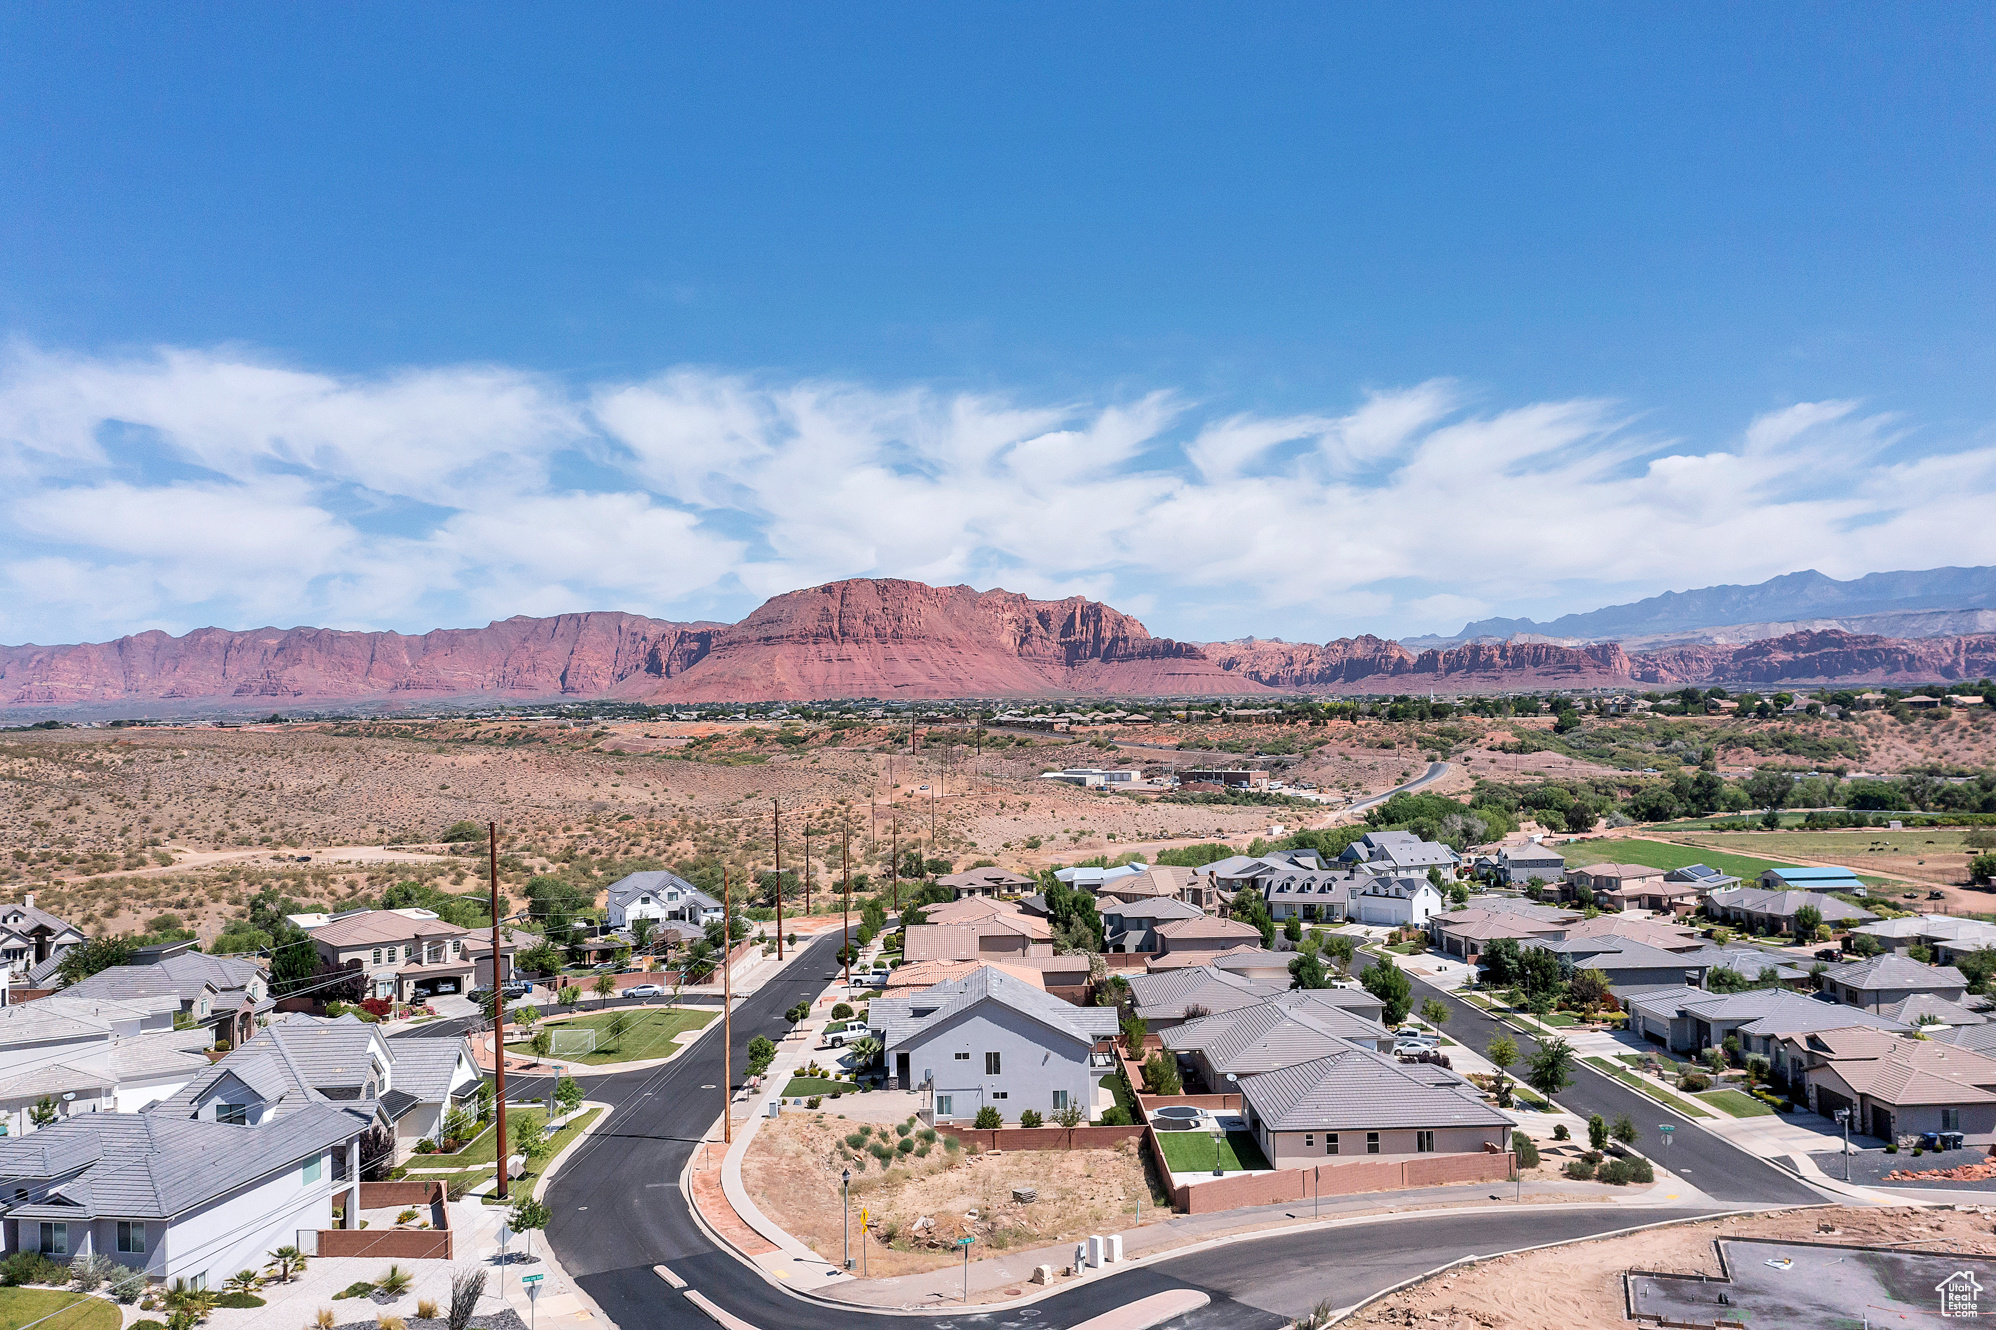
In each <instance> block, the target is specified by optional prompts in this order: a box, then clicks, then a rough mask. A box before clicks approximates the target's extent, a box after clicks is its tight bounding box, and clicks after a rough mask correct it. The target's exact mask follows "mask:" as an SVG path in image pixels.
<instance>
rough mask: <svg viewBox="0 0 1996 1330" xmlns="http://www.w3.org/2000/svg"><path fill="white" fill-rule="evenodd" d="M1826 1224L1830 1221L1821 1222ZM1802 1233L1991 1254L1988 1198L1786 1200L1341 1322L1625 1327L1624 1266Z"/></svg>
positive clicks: (1463, 1281) (1573, 1248)
mask: <svg viewBox="0 0 1996 1330" xmlns="http://www.w3.org/2000/svg"><path fill="white" fill-rule="evenodd" d="M1824 1228H1829V1229H1833V1230H1835V1231H1834V1232H1824V1231H1822V1230H1823V1229H1824ZM1729 1237H1735V1238H1744V1237H1754V1238H1800V1239H1804V1240H1807V1241H1810V1242H1834V1243H1844V1244H1848V1245H1850V1246H1890V1245H1894V1244H1902V1245H1906V1246H1915V1247H1931V1248H1934V1249H1936V1250H1941V1251H1953V1252H1961V1253H1963V1254H1965V1255H1976V1256H1987V1255H1996V1231H1992V1223H1991V1219H1990V1215H1989V1213H1988V1208H1987V1207H1977V1208H1976V1209H1974V1210H1963V1211H1943V1210H1914V1209H1898V1208H1884V1209H1855V1208H1835V1209H1821V1210H1791V1211H1781V1212H1778V1213H1770V1214H1764V1215H1751V1216H1745V1217H1741V1218H1734V1219H1722V1220H1716V1221H1713V1222H1710V1223H1702V1224H1681V1225H1677V1226H1675V1227H1672V1228H1663V1229H1655V1230H1652V1231H1649V1232H1645V1233H1633V1234H1630V1235H1628V1236H1626V1237H1620V1238H1604V1239H1602V1240H1600V1241H1596V1242H1580V1243H1569V1244H1566V1245H1564V1246H1559V1247H1549V1248H1547V1249H1546V1250H1544V1251H1538V1252H1526V1253H1523V1254H1520V1255H1517V1256H1500V1257H1498V1258H1496V1259H1495V1260H1489V1261H1478V1262H1477V1263H1476V1264H1474V1265H1471V1266H1464V1267H1459V1268H1457V1269H1455V1270H1451V1271H1448V1272H1446V1273H1444V1274H1440V1275H1437V1276H1435V1277H1433V1278H1431V1279H1428V1280H1426V1281H1424V1282H1422V1283H1420V1284H1415V1285H1413V1286H1411V1287H1409V1288H1406V1289H1403V1290H1401V1291H1400V1292H1398V1293H1395V1294H1392V1295H1390V1296H1388V1297H1386V1298H1383V1299H1381V1300H1380V1301H1378V1302H1375V1303H1373V1304H1372V1305H1370V1306H1369V1307H1367V1308H1366V1309H1365V1310H1364V1311H1362V1312H1361V1313H1359V1315H1357V1316H1356V1317H1354V1318H1352V1320H1351V1321H1348V1322H1346V1324H1358V1325H1422V1326H1431V1327H1434V1330H1547V1328H1548V1327H1552V1326H1558V1327H1561V1328H1562V1330H1625V1328H1626V1327H1627V1326H1628V1325H1629V1324H1630V1322H1629V1320H1628V1318H1627V1317H1626V1316H1624V1315H1623V1299H1622V1275H1623V1273H1624V1272H1625V1271H1628V1270H1630V1269H1643V1270H1655V1271H1663V1272H1669V1273H1682V1274H1711V1275H1716V1274H1717V1273H1719V1264H1718V1259H1717V1256H1716V1254H1715V1252H1714V1250H1713V1247H1712V1241H1713V1239H1714V1238H1729Z"/></svg>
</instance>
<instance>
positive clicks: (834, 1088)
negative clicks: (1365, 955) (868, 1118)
mask: <svg viewBox="0 0 1996 1330" xmlns="http://www.w3.org/2000/svg"><path fill="white" fill-rule="evenodd" d="M858 1089H859V1087H858V1086H857V1085H854V1084H853V1083H852V1082H851V1081H829V1080H826V1079H825V1078H824V1077H822V1076H792V1077H791V1078H790V1084H788V1085H786V1086H784V1087H783V1097H784V1098H785V1099H795V1098H797V1097H799V1096H800V1095H801V1096H805V1097H809V1096H811V1095H814V1094H853V1093H855V1092H857V1091H858Z"/></svg>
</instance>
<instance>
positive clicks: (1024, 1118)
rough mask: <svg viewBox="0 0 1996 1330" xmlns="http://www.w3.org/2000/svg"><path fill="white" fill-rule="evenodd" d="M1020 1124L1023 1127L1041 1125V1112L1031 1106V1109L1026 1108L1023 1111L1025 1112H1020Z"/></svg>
mask: <svg viewBox="0 0 1996 1330" xmlns="http://www.w3.org/2000/svg"><path fill="white" fill-rule="evenodd" d="M1019 1125H1020V1126H1021V1127H1037V1126H1039V1125H1040V1115H1039V1113H1038V1112H1037V1111H1036V1110H1034V1109H1030V1108H1029V1109H1027V1110H1026V1111H1025V1112H1023V1113H1021V1114H1019Z"/></svg>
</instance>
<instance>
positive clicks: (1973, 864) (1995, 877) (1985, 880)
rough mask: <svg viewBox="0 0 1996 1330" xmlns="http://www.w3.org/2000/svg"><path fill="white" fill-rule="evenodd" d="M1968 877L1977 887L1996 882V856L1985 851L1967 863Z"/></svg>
mask: <svg viewBox="0 0 1996 1330" xmlns="http://www.w3.org/2000/svg"><path fill="white" fill-rule="evenodd" d="M1968 876H1969V877H1970V878H1971V879H1972V880H1973V881H1974V882H1975V883H1976V884H1977V885H1979V886H1985V887H1986V886H1988V885H1989V883H1990V882H1991V881H1996V854H1991V853H1989V852H1987V851H1985V852H1983V853H1982V854H1978V855H1976V856H1975V857H1974V858H1973V859H1970V860H1969V861H1968Z"/></svg>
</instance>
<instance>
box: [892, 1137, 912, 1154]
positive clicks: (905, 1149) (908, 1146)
mask: <svg viewBox="0 0 1996 1330" xmlns="http://www.w3.org/2000/svg"><path fill="white" fill-rule="evenodd" d="M894 1148H895V1149H896V1150H899V1151H900V1152H901V1153H902V1154H904V1155H905V1154H909V1153H911V1152H912V1151H913V1150H914V1148H915V1143H914V1142H913V1141H911V1140H909V1139H908V1138H907V1137H905V1136H904V1137H902V1138H901V1143H900V1144H899V1145H897V1146H895V1147H894Z"/></svg>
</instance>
